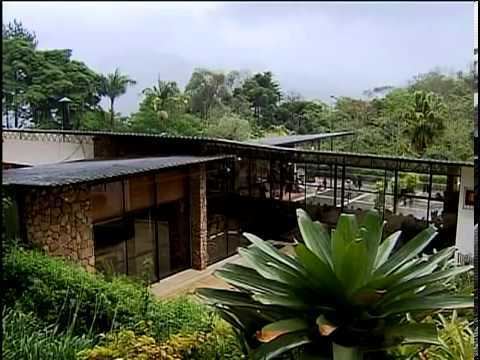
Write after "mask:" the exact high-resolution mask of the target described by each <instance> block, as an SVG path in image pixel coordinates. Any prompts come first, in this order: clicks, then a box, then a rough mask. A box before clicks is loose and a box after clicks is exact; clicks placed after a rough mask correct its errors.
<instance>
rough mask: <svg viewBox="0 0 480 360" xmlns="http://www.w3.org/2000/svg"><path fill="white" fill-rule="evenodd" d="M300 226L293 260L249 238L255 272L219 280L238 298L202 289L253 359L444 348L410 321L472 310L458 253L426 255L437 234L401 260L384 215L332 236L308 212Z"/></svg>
mask: <svg viewBox="0 0 480 360" xmlns="http://www.w3.org/2000/svg"><path fill="white" fill-rule="evenodd" d="M297 217H298V225H299V228H300V231H301V234H302V238H303V241H302V242H299V243H297V244H295V245H294V246H293V250H294V251H293V252H294V254H291V255H289V254H287V253H285V252H283V251H281V250H278V249H276V248H275V247H273V246H272V245H271V244H270V243H268V242H265V241H263V240H262V239H260V238H258V237H256V236H255V235H252V234H244V236H245V237H246V238H247V239H248V240H250V242H251V243H252V244H253V245H251V246H250V247H248V248H240V249H239V254H240V255H241V257H242V258H243V259H244V261H245V262H246V265H238V264H227V265H225V266H224V267H223V268H222V269H221V270H218V271H217V272H216V276H218V277H219V278H221V279H223V280H225V281H226V282H227V283H228V284H229V285H231V286H232V287H233V289H232V290H225V289H210V288H202V289H197V294H198V295H199V296H200V297H201V298H202V299H204V300H205V301H206V302H208V303H209V304H211V305H213V306H214V307H215V308H216V309H217V310H218V311H219V313H220V314H221V315H222V316H223V318H224V319H226V320H227V321H228V322H229V323H231V324H232V325H233V326H234V328H235V329H237V330H238V331H239V332H240V334H242V335H243V338H244V340H245V341H244V345H245V347H246V350H247V351H248V352H249V353H250V355H251V358H252V359H272V358H274V357H277V356H279V355H281V354H284V353H287V352H290V351H291V350H292V349H300V351H299V353H301V354H303V356H305V358H307V356H308V358H309V359H322V358H324V357H323V356H325V358H331V356H332V354H333V358H334V359H335V360H350V359H362V358H363V354H365V353H366V352H368V351H377V350H379V349H384V348H388V347H391V346H395V345H398V344H416V343H428V344H440V342H439V339H438V337H437V331H436V328H435V325H433V324H421V323H415V322H409V321H407V320H406V318H407V317H406V314H410V316H411V317H414V318H415V317H416V318H417V319H418V318H419V317H422V316H426V315H427V314H429V313H431V312H433V311H437V310H442V309H457V308H466V307H472V306H473V297H472V296H458V295H454V294H452V292H451V290H450V288H449V286H448V284H449V283H450V282H449V281H450V280H451V279H452V278H453V277H454V276H456V275H458V274H461V273H463V272H465V271H468V270H470V269H471V267H470V266H461V267H456V266H453V267H452V266H449V265H447V263H448V261H449V260H450V259H451V258H452V255H453V253H454V248H453V247H451V248H446V249H444V250H442V251H439V252H436V253H434V254H432V255H420V254H421V252H422V250H423V249H424V248H425V247H426V246H427V245H428V244H429V243H430V242H431V241H432V239H433V238H434V237H435V236H436V231H435V228H434V227H429V228H427V229H425V230H423V231H422V232H421V233H420V234H418V235H417V236H416V237H414V238H413V239H411V240H410V241H409V242H407V243H406V244H405V245H404V246H403V247H401V248H400V249H399V250H398V251H395V252H394V251H393V250H394V248H395V245H396V244H397V241H398V239H399V237H400V232H396V233H394V234H392V235H390V236H388V237H387V238H386V239H385V240H383V241H382V232H383V226H384V222H383V221H382V220H381V218H380V216H379V215H378V213H377V212H376V211H373V210H372V211H368V212H366V214H365V215H364V216H363V220H362V221H361V222H360V224H358V223H357V219H356V217H355V216H354V215H346V214H342V215H341V216H340V218H339V221H338V224H337V227H336V229H335V230H333V231H332V233H331V234H329V233H328V231H326V229H325V227H324V226H323V225H322V224H320V223H319V222H313V221H312V220H311V219H310V217H309V216H308V215H307V214H306V213H305V212H304V211H303V210H297ZM324 349H327V350H326V351H325V350H324ZM307 353H308V355H307Z"/></svg>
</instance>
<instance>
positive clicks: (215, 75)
mask: <svg viewBox="0 0 480 360" xmlns="http://www.w3.org/2000/svg"><path fill="white" fill-rule="evenodd" d="M238 76H239V73H238V72H230V73H228V74H225V73H223V72H215V71H210V70H207V69H195V70H194V71H193V73H192V76H191V78H190V80H189V82H188V84H187V86H186V87H185V93H186V94H187V95H188V96H189V97H190V99H191V111H192V113H193V114H199V115H200V117H201V118H202V119H203V120H205V121H207V120H208V119H209V118H210V115H211V111H212V109H213V108H214V107H222V106H225V105H227V103H228V101H229V100H230V99H231V97H232V86H233V85H234V84H235V79H236V78H237V77H238Z"/></svg>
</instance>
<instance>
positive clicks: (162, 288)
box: [150, 255, 243, 299]
mask: <svg viewBox="0 0 480 360" xmlns="http://www.w3.org/2000/svg"><path fill="white" fill-rule="evenodd" d="M242 261H243V260H242V259H241V258H240V256H238V255H233V256H230V257H228V258H226V259H224V260H222V261H219V262H217V263H215V264H213V265H210V266H209V267H207V268H206V269H205V270H194V269H188V270H185V271H181V272H179V273H177V274H175V275H172V276H169V277H167V278H165V279H163V280H160V281H159V282H157V283H155V284H152V286H151V287H150V290H151V291H152V293H153V294H154V295H155V296H157V297H159V298H164V299H166V298H171V297H175V296H178V295H185V294H191V293H193V291H194V290H195V289H196V288H199V287H211V288H228V285H227V284H226V283H225V282H224V281H223V280H221V279H218V278H216V277H215V276H214V275H213V272H214V271H215V270H217V269H219V268H221V267H222V266H223V265H224V264H227V263H236V264H241V263H242Z"/></svg>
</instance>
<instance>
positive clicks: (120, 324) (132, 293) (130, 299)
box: [3, 247, 212, 340]
mask: <svg viewBox="0 0 480 360" xmlns="http://www.w3.org/2000/svg"><path fill="white" fill-rule="evenodd" d="M3 270H4V294H5V298H6V302H7V303H10V304H13V303H15V302H16V303H17V304H18V305H19V306H20V307H21V309H22V310H23V311H25V312H33V313H35V314H36V316H38V318H39V319H41V320H42V321H45V322H46V323H54V322H58V323H59V325H60V327H61V328H66V327H67V326H68V323H69V319H70V314H71V312H72V311H73V309H75V311H76V312H77V326H76V331H77V332H78V333H84V332H88V331H90V329H92V331H93V332H95V333H102V332H103V333H105V332H107V331H109V330H111V329H112V328H132V329H137V328H138V326H139V324H150V328H149V331H150V333H151V335H152V336H154V337H155V339H157V340H163V339H166V338H168V337H169V336H170V335H171V334H175V333H178V332H179V331H193V330H208V329H209V328H210V323H211V321H210V319H211V316H212V315H211V313H210V312H209V311H208V310H207V309H206V308H205V307H204V306H203V305H201V304H199V303H197V302H195V301H193V300H192V299H191V298H176V299H174V300H169V301H159V300H157V299H155V298H154V297H153V296H152V295H151V294H147V295H146V292H145V287H144V286H142V285H141V284H139V283H135V282H133V281H132V280H130V279H127V278H125V277H112V279H111V280H110V281H107V280H106V279H105V278H104V277H103V276H102V275H100V274H92V273H89V272H87V271H85V270H84V269H83V268H81V267H80V266H78V265H75V264H72V263H69V262H67V261H66V260H62V259H60V258H53V257H50V256H46V255H44V254H43V253H41V252H40V251H37V250H26V249H22V248H18V247H15V248H13V249H12V250H11V251H9V252H8V253H7V254H6V255H5V259H4V269H3Z"/></svg>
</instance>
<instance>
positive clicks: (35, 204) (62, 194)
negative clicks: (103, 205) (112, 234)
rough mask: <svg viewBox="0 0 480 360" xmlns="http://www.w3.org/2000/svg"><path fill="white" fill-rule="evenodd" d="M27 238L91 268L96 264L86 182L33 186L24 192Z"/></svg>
mask: <svg viewBox="0 0 480 360" xmlns="http://www.w3.org/2000/svg"><path fill="white" fill-rule="evenodd" d="M24 210H25V216H26V231H27V238H28V241H30V242H31V243H33V244H36V245H39V246H41V247H42V248H43V249H44V250H45V251H46V252H47V253H48V254H50V255H54V256H57V255H59V256H64V257H67V258H69V259H72V260H74V261H77V262H79V263H80V264H82V265H83V266H84V267H85V268H86V269H87V270H89V271H92V270H93V269H94V265H95V256H94V242H93V234H92V225H91V218H90V216H89V210H90V200H89V188H88V187H87V186H75V187H72V186H67V187H58V188H51V189H31V190H28V192H27V193H26V194H25V208H24Z"/></svg>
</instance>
